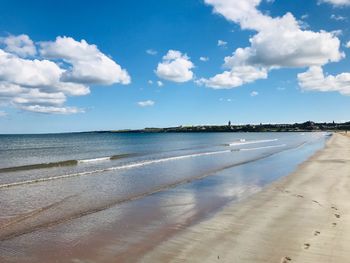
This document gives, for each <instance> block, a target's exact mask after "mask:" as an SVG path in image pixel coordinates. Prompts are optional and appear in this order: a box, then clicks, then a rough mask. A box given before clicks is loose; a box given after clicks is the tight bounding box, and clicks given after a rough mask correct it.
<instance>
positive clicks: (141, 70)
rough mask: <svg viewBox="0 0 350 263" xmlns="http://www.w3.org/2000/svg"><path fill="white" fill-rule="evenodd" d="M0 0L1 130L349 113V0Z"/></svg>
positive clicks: (344, 116) (323, 117)
mask: <svg viewBox="0 0 350 263" xmlns="http://www.w3.org/2000/svg"><path fill="white" fill-rule="evenodd" d="M0 2H1V9H0V51H2V52H3V53H2V55H3V57H1V56H0V133H38V132H68V131H87V130H108V129H125V128H143V127H165V126H175V125H192V124H194V125H195V124H223V123H226V122H227V121H228V120H231V121H232V123H260V122H264V123H270V122H271V123H274V122H284V123H285V122H288V123H289V122H302V121H306V120H315V121H333V120H336V121H346V120H349V119H350V118H349V112H350V96H349V95H350V74H349V73H347V72H350V60H349V57H350V48H348V47H346V45H347V44H348V42H349V41H350V32H349V30H350V27H349V25H350V16H349V15H348V14H350V13H349V11H350V1H347V0H338V1H337V0H325V1H324V2H321V1H316V0H315V1H314V0H310V1H305V0H275V1H271V0H270V1H267V0H261V1H260V0H235V1H233V0H231V1H229V0H225V1H224V0H205V1H204V0H182V1H179V0H176V1H175V0H162V1H155V0H148V1H98V2H95V1H78V0H77V1H55V3H54V2H53V1H16V0H11V1H6V0H1V1H0ZM339 2H340V4H339ZM227 10H228V11H227ZM236 11H237V12H236ZM287 13H290V16H289V17H287V16H286V14H287ZM294 20H295V21H296V23H297V25H296V24H295V23H294ZM265 22H266V24H265ZM262 25H263V26H262ZM279 30H281V32H279ZM287 31H288V32H290V34H288V35H284V32H287ZM327 32H328V33H327ZM290 35H292V37H290ZM57 37H60V38H59V39H58V38H57ZM82 40H85V41H86V42H84V43H85V44H84V43H83V42H82ZM219 40H221V41H220V43H221V45H219V44H218V43H219ZM286 43H288V44H290V45H285V44H286ZM349 43H350V42H349ZM92 45H95V46H94V47H95V48H94V47H92ZM75 47H77V49H74V48H75ZM349 47H350V44H349ZM239 48H241V49H242V50H241V51H242V52H240V50H238V49H239ZM33 49H34V50H33ZM147 50H152V51H155V52H150V53H155V54H148V53H147V52H146V51H147ZM237 50H238V51H237ZM84 52H87V53H84ZM288 52H289V54H287V53H288ZM239 54H241V55H239ZM200 57H202V59H203V58H208V60H207V61H202V60H200ZM225 57H226V58H229V60H230V61H231V62H230V63H226V65H224V64H225V62H224V59H225ZM99 59H102V61H103V62H100V61H97V60H99ZM35 60H36V61H38V62H37V63H38V64H40V65H41V64H42V63H43V61H48V63H51V64H50V68H52V72H51V71H50V72H48V70H44V69H45V65H44V66H43V67H41V66H40V67H39V66H38V65H36V64H35V63H36V62H35V63H33V61H35ZM203 60H206V59H203ZM173 62H175V63H173ZM1 64H3V65H2V66H1ZM34 64H35V65H34ZM37 66H38V67H39V69H38V68H36V67H37ZM27 67H28V68H27ZM31 67H32V68H31ZM33 67H34V69H33ZM32 70H35V71H33V72H34V73H33V75H30V74H32ZM37 70H40V71H37ZM14 72H15V73H16V72H18V75H19V76H17V75H16V74H14ZM28 72H29V73H28ZM37 72H39V73H37ZM224 72H226V73H224ZM25 74H28V76H26V75H25ZM38 74H39V75H40V74H43V76H41V75H40V76H39V75H38ZM33 78H34V79H33ZM36 78H38V79H36ZM40 81H42V82H45V83H46V84H43V83H41V82H40ZM158 81H161V82H162V86H161V87H160V86H159V85H158V84H157V82H158ZM151 82H152V84H151ZM67 83H68V84H72V86H66V85H68V84H67ZM10 89H11V93H9V90H10ZM1 92H3V93H1ZM9 94H10V95H9Z"/></svg>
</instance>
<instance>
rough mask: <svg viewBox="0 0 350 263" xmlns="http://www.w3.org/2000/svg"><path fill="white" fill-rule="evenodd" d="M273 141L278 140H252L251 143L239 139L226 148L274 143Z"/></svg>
mask: <svg viewBox="0 0 350 263" xmlns="http://www.w3.org/2000/svg"><path fill="white" fill-rule="evenodd" d="M275 141H278V139H269V140H252V141H246V140H245V139H240V140H239V141H236V142H232V143H229V144H227V146H240V145H246V144H256V143H266V142H275Z"/></svg>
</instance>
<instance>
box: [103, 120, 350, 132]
mask: <svg viewBox="0 0 350 263" xmlns="http://www.w3.org/2000/svg"><path fill="white" fill-rule="evenodd" d="M311 131H350V122H344V123H336V122H331V123H325V122H323V123H316V122H312V121H307V122H304V123H294V124H263V123H261V124H244V125H241V124H236V125H235V124H231V122H230V121H229V122H228V124H227V125H196V126H177V127H167V128H144V129H138V130H128V129H126V130H110V131H98V132H99V133H171V132H173V133H176V132H311Z"/></svg>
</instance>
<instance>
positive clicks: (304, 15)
mask: <svg viewBox="0 0 350 263" xmlns="http://www.w3.org/2000/svg"><path fill="white" fill-rule="evenodd" d="M300 18H301V19H303V20H305V19H307V18H309V14H303V15H302V16H301V17H300Z"/></svg>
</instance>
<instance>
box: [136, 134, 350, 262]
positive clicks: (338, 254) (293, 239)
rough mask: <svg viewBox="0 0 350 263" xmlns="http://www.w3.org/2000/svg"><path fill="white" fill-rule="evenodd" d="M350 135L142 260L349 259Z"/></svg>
mask: <svg viewBox="0 0 350 263" xmlns="http://www.w3.org/2000/svg"><path fill="white" fill-rule="evenodd" d="M349 153H350V137H349V135H347V136H346V135H345V134H334V135H333V136H332V138H331V139H330V140H329V141H328V142H327V145H326V146H325V148H323V149H322V150H320V151H319V152H317V153H316V154H315V155H313V156H312V157H311V158H310V159H308V160H306V161H305V162H304V163H303V164H301V165H300V166H299V167H298V169H297V170H296V171H295V172H293V173H292V174H290V175H288V176H286V177H284V178H282V179H280V180H278V181H276V182H275V183H273V184H271V185H269V186H268V187H267V188H266V189H264V190H263V191H261V192H259V193H257V194H255V195H253V196H251V197H249V198H248V199H246V200H243V201H242V202H240V203H236V204H232V205H229V206H227V207H225V208H224V209H223V211H221V212H219V213H218V214H216V215H215V216H214V217H213V218H211V219H208V220H207V221H203V222H201V223H199V224H197V225H194V226H193V227H190V228H188V229H186V230H185V231H183V232H181V233H179V234H177V235H175V236H174V237H172V238H170V239H168V240H166V241H164V242H163V243H162V244H160V245H159V246H157V247H156V248H154V249H153V250H152V251H150V252H149V253H147V254H146V255H144V256H143V257H142V258H141V259H140V262H213V261H219V262H252V263H253V262H284V263H286V262H318V263H320V262H347V261H348V258H349V257H350V252H349V251H348V248H347V246H346V244H348V242H349V241H350V223H348V222H350V221H349V219H350V204H348V203H347V202H348V201H347V200H349V198H350V192H349V191H348V189H349V188H350V180H349V178H348V175H349V172H350V167H349V166H348V165H347V164H348V162H349V161H350V160H349V159H346V156H349Z"/></svg>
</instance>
